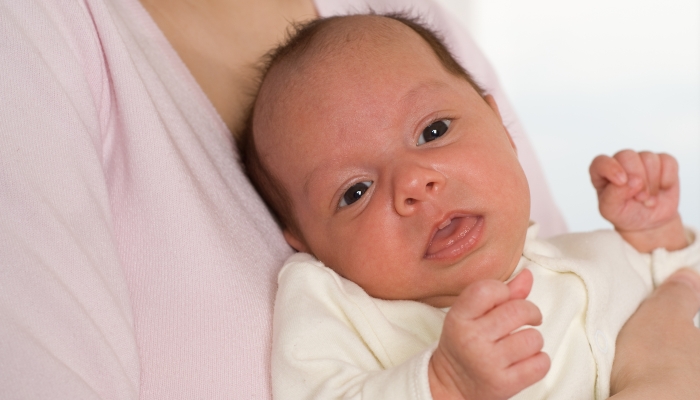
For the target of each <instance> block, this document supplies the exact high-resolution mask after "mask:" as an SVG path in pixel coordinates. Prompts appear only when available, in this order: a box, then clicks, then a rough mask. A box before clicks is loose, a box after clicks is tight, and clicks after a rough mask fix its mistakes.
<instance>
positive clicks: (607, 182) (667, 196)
mask: <svg viewBox="0 0 700 400" xmlns="http://www.w3.org/2000/svg"><path fill="white" fill-rule="evenodd" d="M589 172H590V174H591V182H592V183H593V186H594V187H595V189H596V191H597V192H598V207H599V209H600V213H601V215H602V216H603V218H605V219H607V220H608V221H610V222H611V223H612V224H613V225H614V226H615V230H617V231H618V232H619V233H620V234H621V235H622V236H623V237H624V238H625V239H626V240H627V241H628V242H629V243H630V244H632V245H633V246H634V247H636V248H637V250H639V251H642V252H649V251H651V250H653V249H655V248H658V247H665V248H667V249H669V250H676V249H679V248H682V247H685V246H686V245H687V243H686V239H685V234H684V232H683V225H682V223H681V219H680V215H679V214H678V200H679V181H678V163H677V162H676V160H675V159H674V158H673V157H672V156H670V155H668V154H663V153H661V154H656V153H651V152H648V151H643V152H640V153H637V152H635V151H632V150H622V151H620V152H618V153H617V154H615V155H614V156H613V157H608V156H604V155H601V156H598V157H596V158H595V159H594V160H593V162H592V163H591V167H590V170H589Z"/></svg>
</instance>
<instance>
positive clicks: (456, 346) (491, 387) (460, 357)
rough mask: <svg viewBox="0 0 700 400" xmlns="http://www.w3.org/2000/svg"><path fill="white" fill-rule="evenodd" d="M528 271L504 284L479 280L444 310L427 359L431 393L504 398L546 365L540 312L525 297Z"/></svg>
mask: <svg viewBox="0 0 700 400" xmlns="http://www.w3.org/2000/svg"><path fill="white" fill-rule="evenodd" d="M531 288H532V273H531V272H530V271H528V270H523V272H521V273H520V274H519V275H518V276H517V277H515V279H513V280H512V281H511V282H510V283H508V284H507V285H506V284H504V283H503V282H500V281H497V280H483V281H478V282H475V283H473V284H471V285H469V286H468V287H467V288H465V289H464V291H462V293H461V294H460V296H459V297H458V298H457V300H456V301H455V303H454V304H453V305H452V308H451V309H450V311H449V312H448V313H447V316H446V318H445V323H444V326H443V330H442V336H441V337H440V342H439V343H438V346H437V348H436V349H435V352H434V353H433V356H432V358H431V359H430V364H429V379H430V389H431V392H432V394H433V398H434V399H436V400H438V399H443V398H450V399H507V398H509V397H511V396H513V395H515V394H516V393H518V392H520V391H521V390H523V389H525V388H526V387H528V386H530V385H532V384H533V383H535V382H537V381H539V380H540V379H542V378H543V377H544V376H545V374H546V373H547V371H548V370H549V364H550V361H549V357H548V356H547V355H546V354H545V353H543V352H542V351H541V350H542V346H543V343H544V342H543V339H542V335H541V334H540V333H539V332H538V331H537V330H535V329H533V328H527V329H522V330H519V331H517V332H513V331H514V330H516V329H518V328H522V327H523V326H524V325H539V324H540V323H541V322H542V314H541V313H540V310H539V309H538V308H537V306H535V305H534V304H533V303H531V302H529V301H527V300H525V298H526V297H527V295H528V294H529V293H530V289H531Z"/></svg>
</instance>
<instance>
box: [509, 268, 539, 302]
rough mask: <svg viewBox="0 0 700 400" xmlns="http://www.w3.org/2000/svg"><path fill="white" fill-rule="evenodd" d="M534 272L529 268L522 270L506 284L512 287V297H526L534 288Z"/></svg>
mask: <svg viewBox="0 0 700 400" xmlns="http://www.w3.org/2000/svg"><path fill="white" fill-rule="evenodd" d="M532 282H533V277H532V272H530V270H529V269H524V270H522V271H520V273H519V274H518V275H516V276H515V278H513V279H512V280H511V281H510V282H508V283H507V284H506V286H508V289H510V298H511V299H524V298H526V297H527V296H528V295H529V294H530V290H531V289H532Z"/></svg>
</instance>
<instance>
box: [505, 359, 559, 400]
mask: <svg viewBox="0 0 700 400" xmlns="http://www.w3.org/2000/svg"><path fill="white" fill-rule="evenodd" d="M550 365H551V361H550V359H549V356H548V355H547V354H546V353H542V352H539V353H537V354H535V355H534V356H532V357H530V358H527V359H525V360H522V361H520V362H517V363H515V364H513V365H511V366H510V367H509V368H508V369H506V371H505V380H506V382H507V386H509V387H513V388H519V389H518V391H520V390H523V389H525V388H526V387H528V386H530V385H532V384H533V383H535V382H538V381H539V380H541V379H542V378H544V376H545V375H547V372H548V371H549V367H550ZM516 393H517V392H516ZM514 394H515V393H513V395H514Z"/></svg>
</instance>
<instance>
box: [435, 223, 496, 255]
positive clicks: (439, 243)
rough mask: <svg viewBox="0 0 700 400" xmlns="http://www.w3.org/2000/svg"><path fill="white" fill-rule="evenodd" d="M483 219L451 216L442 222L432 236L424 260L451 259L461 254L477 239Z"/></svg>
mask: <svg viewBox="0 0 700 400" xmlns="http://www.w3.org/2000/svg"><path fill="white" fill-rule="evenodd" d="M482 225H483V218H481V217H478V216H473V215H469V216H453V217H451V218H448V219H446V220H445V221H443V222H442V223H441V224H440V226H438V229H437V231H436V232H435V233H434V234H433V237H432V239H431V240H430V244H429V245H428V250H427V251H426V252H425V257H426V258H451V257H456V256H459V255H461V254H463V253H464V252H465V251H466V250H468V249H469V248H471V247H472V245H474V243H476V241H477V239H478V238H479V233H481V227H482Z"/></svg>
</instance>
